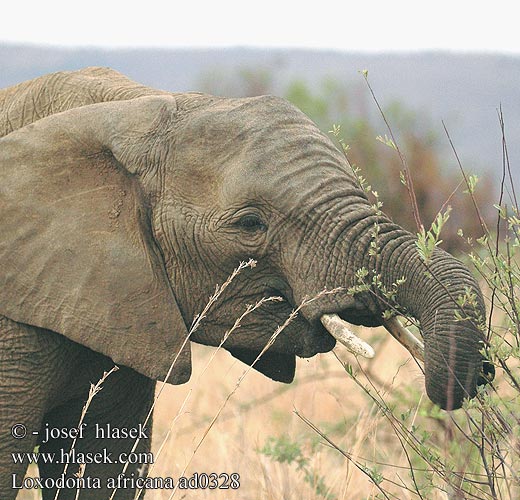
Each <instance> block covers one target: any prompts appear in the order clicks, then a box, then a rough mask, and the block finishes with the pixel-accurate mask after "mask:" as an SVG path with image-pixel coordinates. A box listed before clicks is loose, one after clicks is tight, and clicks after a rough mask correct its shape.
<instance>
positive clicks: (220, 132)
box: [176, 96, 349, 182]
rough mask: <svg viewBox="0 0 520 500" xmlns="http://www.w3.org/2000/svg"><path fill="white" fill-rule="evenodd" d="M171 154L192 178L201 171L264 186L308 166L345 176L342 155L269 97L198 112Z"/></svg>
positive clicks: (303, 120) (303, 119)
mask: <svg viewBox="0 0 520 500" xmlns="http://www.w3.org/2000/svg"><path fill="white" fill-rule="evenodd" d="M176 150H177V155H176V157H177V159H178V160H179V162H178V166H179V167H180V168H183V167H188V168H189V169H190V170H191V175H197V174H196V170H197V169H201V170H203V171H204V172H205V174H206V175H219V177H220V176H221V175H222V176H223V177H229V176H230V175H231V176H233V175H234V176H238V177H241V176H243V175H246V176H253V177H254V178H259V179H260V180H261V181H262V182H265V181H266V180H269V179H271V178H272V176H273V174H276V173H278V172H281V173H282V174H286V173H289V171H292V172H296V171H301V170H302V169H303V170H306V169H308V167H313V168H314V169H320V167H321V168H322V169H326V170H330V171H335V172H337V171H338V169H340V170H341V171H342V173H347V174H348V172H349V171H348V167H347V165H346V162H345V159H344V157H343V155H342V154H341V153H340V152H339V151H338V150H337V148H336V147H335V146H334V145H333V144H332V142H331V141H330V139H329V138H328V137H326V136H325V135H324V134H322V133H321V132H320V130H319V129H318V128H317V127H316V125H315V124H314V123H313V122H312V121H311V120H310V119H308V118H307V117H306V116H305V115H304V114H303V113H302V112H301V111H299V110H298V109H297V108H296V107H294V106H293V105H291V104H290V103H289V102H287V101H285V100H284V99H281V98H277V97H271V96H263V97H258V98H249V99H219V100H217V101H215V102H213V103H212V104H211V105H210V106H207V107H204V108H203V109H199V110H197V112H196V113H195V114H194V115H193V116H190V117H189V118H188V120H187V121H186V124H185V127H184V129H183V131H182V134H181V135H180V139H179V141H178V143H177V147H176ZM211 170H213V173H211V172H209V171H211ZM300 173H301V172H300Z"/></svg>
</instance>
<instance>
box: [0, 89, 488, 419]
mask: <svg viewBox="0 0 520 500" xmlns="http://www.w3.org/2000/svg"><path fill="white" fill-rule="evenodd" d="M0 206H1V212H2V218H1V220H0V232H1V233H2V238H1V240H0V263H1V265H0V314H2V315H5V316H7V317H9V318H11V319H13V320H14V321H18V322H21V323H27V324H30V325H34V326H38V327H41V328H45V329H49V330H53V331H55V332H58V333H61V334H63V335H65V336H66V337H68V338H70V339H72V340H74V341H76V342H78V343H80V344H83V345H85V346H87V347H89V348H91V349H93V350H95V351H98V352H101V353H102V354H105V355H107V356H109V357H111V358H112V359H113V360H114V361H115V362H116V363H120V364H124V365H126V366H129V367H131V368H134V369H135V370H137V371H138V372H140V373H142V374H144V375H146V376H148V377H151V378H154V379H164V378H165V377H167V375H168V374H169V379H168V380H169V381H170V382H172V383H183V382H185V381H186V380H188V378H189V376H190V373H191V361H190V344H189V342H188V341H187V335H188V326H187V325H190V323H191V321H192V319H193V317H194V316H195V315H196V314H198V313H200V311H201V310H202V309H203V308H204V306H205V304H206V302H207V300H208V297H209V296H210V295H211V293H212V292H213V291H214V288H215V284H216V283H222V282H223V281H225V280H226V279H227V277H228V276H229V274H230V273H231V271H232V270H233V269H234V268H235V267H236V266H237V263H238V262H240V261H242V260H246V259H249V258H253V259H255V260H256V261H257V266H256V267H255V269H253V270H250V271H247V272H243V273H241V274H240V275H239V276H238V277H237V278H236V280H235V281H234V282H233V285H232V286H230V287H229V288H228V289H227V290H226V292H225V294H224V295H223V296H222V297H221V298H220V300H218V301H217V302H216V303H215V304H214V306H213V307H212V309H211V310H210V312H209V314H208V317H207V318H206V319H205V320H204V321H203V322H201V326H200V328H199V329H197V330H196V331H195V332H194V333H193V334H192V336H191V338H190V340H193V341H195V342H199V343H204V344H207V345H218V344H219V342H220V341H221V340H222V338H223V335H224V334H225V332H226V331H227V330H228V329H229V328H230V327H231V326H232V325H233V323H234V321H235V320H236V318H237V317H238V316H240V315H241V314H242V313H243V311H244V310H245V308H246V306H247V305H248V304H252V303H255V302H256V301H258V300H260V299H261V298H264V297H269V296H279V297H282V298H283V300H282V301H278V302H274V301H273V302H269V303H266V304H264V305H263V306H262V307H261V308H259V309H258V310H257V311H255V313H254V314H251V315H249V316H248V317H247V318H246V319H245V320H244V322H243V324H242V326H241V328H240V329H238V330H237V331H236V332H234V333H233V334H232V335H230V336H229V338H228V339H227V340H226V342H225V344H224V347H225V348H226V349H227V350H228V351H229V352H230V353H231V354H232V355H234V356H235V357H237V358H238V359H240V360H242V361H245V362H246V363H251V362H252V361H254V360H255V358H256V357H257V355H258V354H259V353H260V352H261V351H262V349H263V348H264V346H265V345H266V343H267V342H268V341H269V339H270V337H271V335H272V333H273V331H274V330H275V329H276V327H277V326H278V325H280V324H282V323H283V322H284V321H285V319H286V318H287V316H288V315H289V314H290V313H291V311H292V310H293V309H294V308H295V307H296V306H297V305H299V304H300V303H301V302H302V301H303V300H304V298H305V297H314V296H316V295H318V294H319V293H320V292H322V291H323V290H324V289H329V290H330V289H338V291H337V292H336V293H334V294H324V295H321V296H320V297H319V298H318V299H316V300H314V301H312V302H310V303H309V304H307V305H306V306H305V307H304V308H303V309H302V310H301V312H300V314H299V315H298V316H297V317H296V319H295V320H294V321H293V322H291V323H290V324H289V325H288V326H287V327H286V328H285V330H284V331H283V332H282V333H281V334H280V335H279V336H278V338H277V339H276V341H275V342H274V344H273V345H272V346H271V347H270V348H269V350H268V351H266V352H265V354H264V355H263V356H262V358H261V359H260V360H259V362H258V363H256V364H255V368H256V369H258V370H259V371H261V372H263V373H264V374H266V375H267V376H269V377H271V378H273V379H275V380H279V381H284V382H290V381H291V380H292V379H293V376H294V370H295V356H301V357H309V356H313V355H314V354H316V353H319V352H326V351H329V350H330V349H332V348H333V347H334V344H335V340H334V338H333V337H332V336H331V335H330V334H329V333H328V331H327V330H326V329H325V328H324V327H323V326H322V324H321V322H320V319H321V318H322V317H323V315H324V314H331V313H333V314H337V315H339V316H340V317H341V318H342V319H344V320H346V321H348V322H351V323H355V324H363V325H367V326H375V325H379V324H381V322H382V314H383V311H385V310H386V309H388V307H389V305H388V299H387V298H386V297H385V294H384V293H383V292H382V290H384V289H385V288H386V289H388V290H389V289H391V288H392V287H393V286H394V284H395V283H397V282H400V283H401V284H400V285H399V286H398V287H397V291H396V292H395V296H394V298H393V300H394V301H395V303H394V305H395V306H396V307H398V308H399V309H401V310H403V311H406V312H407V313H408V314H411V315H412V316H414V317H416V318H417V319H418V320H419V322H420V325H421V328H422V333H423V336H424V344H425V353H424V361H425V376H426V390H427V393H428V395H429V397H430V398H431V399H432V400H433V401H434V402H435V403H438V404H439V405H440V406H441V407H443V408H448V409H453V408H457V407H460V405H461V403H462V400H463V398H464V397H473V396H474V395H475V393H476V386H477V383H478V381H479V376H480V374H481V371H482V366H483V357H482V354H481V350H482V348H483V336H482V334H481V333H480V330H479V323H480V322H481V321H482V319H483V318H484V317H485V310H484V305H483V300H482V295H481V292H480V290H479V288H478V285H477V283H476V282H475V280H474V279H473V278H472V276H471V274H470V272H469V271H468V270H467V269H466V268H465V267H464V266H463V265H462V264H461V263H460V262H459V261H457V260H456V259H455V258H453V257H452V256H450V255H448V254H446V253H445V252H443V251H442V250H436V251H435V252H434V255H433V257H432V259H431V262H430V264H429V266H428V268H426V267H425V264H424V262H423V261H422V259H421V257H420V256H419V254H418V251H417V248H416V244H415V238H414V237H413V235H411V234H410V233H408V232H406V231H405V230H404V229H402V228H401V227H399V226H397V225H396V224H394V223H392V222H391V221H390V220H389V219H387V218H386V217H385V216H384V215H382V214H381V213H377V212H375V211H374V209H373V208H372V206H371V205H370V203H369V201H368V200H367V198H366V196H365V193H364V192H363V190H362V189H361V188H360V187H359V186H358V183H357V180H356V178H355V176H354V175H353V173H352V172H351V170H350V168H349V166H348V164H347V162H346V160H345V158H344V157H343V155H342V154H341V153H340V152H339V151H338V150H337V149H336V147H335V146H334V145H333V144H332V142H331V141H330V140H329V139H328V138H327V137H326V136H324V135H323V134H322V133H321V132H320V131H319V130H318V129H317V127H316V126H315V125H314V124H313V123H312V122H311V121H310V120H309V119H308V118H307V117H306V116H305V115H304V114H303V113H301V112H300V111H298V110H297V109H296V108H294V107H293V106H292V105H290V104H289V103H287V102H286V101H284V100H283V99H279V98H274V97H258V98H248V99H225V98H217V97H212V96H207V95H196V94H186V95H182V94H176V95H158V96H147V97H139V98H132V99H129V100H125V101H117V102H103V103H98V104H92V105H87V106H82V107H77V108H74V109H71V110H68V111H65V112H63V113H59V114H55V115H52V116H49V117H47V118H43V119H41V120H38V121H36V122H34V123H33V124H31V125H27V126H24V127H22V128H20V129H18V130H15V131H14V132H11V133H10V134H8V135H6V136H5V137H4V138H2V139H0ZM375 227H377V231H375V229H374V228H375ZM374 238H376V239H377V252H373V251H369V250H370V248H372V247H373V246H374ZM360 270H364V271H365V272H368V274H369V276H368V278H367V279H368V280H371V281H370V283H369V286H366V287H365V288H364V289H362V290H357V292H356V293H353V292H352V287H355V286H356V285H359V281H358V280H359V275H360ZM376 278H377V280H376ZM375 281H377V282H378V285H377V286H374V284H373V283H374V282H375ZM463 296H464V297H467V296H471V300H466V301H461V300H458V299H459V298H460V297H463ZM174 359H175V360H176V361H175V365H174V368H173V371H171V373H169V368H170V365H171V363H172V361H173V360H174Z"/></svg>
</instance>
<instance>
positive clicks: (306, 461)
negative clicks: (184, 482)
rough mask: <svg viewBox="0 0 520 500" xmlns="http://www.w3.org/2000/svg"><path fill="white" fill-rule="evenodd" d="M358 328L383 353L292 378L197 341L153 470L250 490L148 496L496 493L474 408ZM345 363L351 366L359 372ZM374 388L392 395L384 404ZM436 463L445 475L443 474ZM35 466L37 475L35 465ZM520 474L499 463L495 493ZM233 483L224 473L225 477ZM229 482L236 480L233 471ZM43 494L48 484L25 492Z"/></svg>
mask: <svg viewBox="0 0 520 500" xmlns="http://www.w3.org/2000/svg"><path fill="white" fill-rule="evenodd" d="M356 333H357V334H358V335H359V336H360V337H362V338H364V339H366V340H370V342H371V344H372V345H373V346H374V347H375V349H376V356H375V358H374V359H372V360H365V359H357V358H356V357H354V356H353V355H352V354H350V353H349V352H347V351H346V350H345V349H344V348H343V347H341V346H339V347H336V349H335V350H334V352H333V353H327V354H321V355H318V356H315V357H313V358H311V359H307V360H306V359H299V360H298V363H297V371H296V378H295V381H294V382H293V383H292V384H290V385H286V384H280V383H276V382H273V381H271V380H269V379H267V378H266V377H264V376H263V375H261V374H259V373H257V372H255V371H254V370H248V367H247V366H246V365H244V364H243V363H241V362H239V361H237V360H235V359H234V358H232V357H231V356H230V355H229V354H228V353H227V352H225V351H217V352H215V349H213V348H208V347H205V346H200V345H197V344H193V347H192V352H193V368H194V371H193V375H192V378H191V380H190V382H189V383H188V384H185V385H182V386H169V385H167V386H164V389H163V392H162V394H161V395H160V398H159V399H158V402H157V407H156V409H155V416H154V435H153V441H152V450H153V453H154V458H155V464H154V466H153V469H152V470H151V471H150V472H149V476H150V477H159V478H165V477H172V478H175V479H178V478H179V477H181V476H184V477H186V478H192V477H193V475H194V474H199V475H200V474H207V475H208V476H209V474H211V473H216V474H217V475H220V474H227V475H229V476H231V474H238V475H239V480H238V482H239V487H238V488H236V489H233V488H228V489H219V488H216V489H209V488H198V489H189V490H186V489H184V490H183V489H177V490H175V491H172V490H168V489H164V490H161V489H156V490H149V491H148V492H147V495H146V499H147V500H169V499H170V498H173V499H189V500H192V499H193V500H198V499H212V500H233V499H237V500H320V499H324V500H362V499H363V500H364V499H376V498H387V499H394V498H398V499H400V500H406V499H417V498H420V499H425V500H426V499H427V500H448V499H449V500H452V499H454V500H459V499H466V498H477V499H488V498H493V496H491V495H489V491H488V490H486V489H485V488H486V486H485V482H486V481H485V475H484V473H483V472H482V469H481V467H480V465H479V461H480V459H479V454H478V450H477V451H476V449H475V447H472V446H469V440H468V439H467V436H465V435H464V432H460V431H459V430H457V428H456V426H457V425H459V424H460V422H461V421H462V422H464V418H465V417H464V415H465V413H464V411H462V410H459V411H458V412H455V414H456V415H455V416H456V417H457V418H452V416H453V415H450V414H447V413H446V412H440V411H438V410H436V409H435V408H434V407H433V405H432V404H431V403H430V402H429V400H428V399H427V397H426V395H425V394H424V381H423V376H422V373H421V370H420V369H419V367H418V366H417V365H416V364H415V362H414V361H413V359H412V358H411V357H410V356H409V354H408V353H407V351H405V349H404V348H403V347H401V346H400V345H399V344H398V343H397V342H396V341H395V340H393V339H392V338H390V336H389V335H388V334H387V333H386V332H385V331H384V330H383V329H367V328H357V329H356ZM335 354H336V355H335ZM340 360H341V361H343V362H344V363H348V364H350V365H351V367H352V371H353V373H355V374H356V380H354V379H353V378H352V377H351V376H350V375H349V374H348V373H347V372H346V371H345V369H344V366H343V365H342V363H341V362H340ZM246 371H247V373H246V375H245V376H244V373H245V372H246ZM239 381H240V383H239ZM106 383H109V381H108V380H107V382H106ZM237 384H238V385H237ZM364 388H367V389H368V390H369V391H370V392H371V394H372V395H373V396H374V397H375V400H379V401H381V402H383V404H382V405H378V404H376V403H375V400H374V399H373V398H372V397H371V396H369V395H368V394H367V393H366V392H365V390H364ZM417 402H419V403H417ZM386 405H388V406H386ZM385 408H386V410H385ZM459 417H462V418H459ZM304 420H307V422H305V421H304ZM309 423H311V424H312V425H314V426H315V427H316V428H318V429H319V431H320V432H321V433H322V434H323V436H326V438H327V439H328V440H329V442H327V439H325V438H324V437H323V436H320V435H319V434H318V433H317V432H316V430H315V429H313V428H312V427H311V425H309ZM400 425H402V427H401V429H399V426H400ZM403 429H404V432H403ZM168 434H169V435H168ZM516 434H518V433H517V432H516V431H515V432H514V433H513V434H512V439H513V438H514V436H515V435H516ZM423 435H424V443H423V445H424V446H422V445H421V444H420V443H419V444H418V447H419V449H420V450H421V453H423V454H425V455H426V456H427V457H429V458H427V460H424V459H421V458H420V454H418V453H415V452H414V451H411V450H412V448H414V446H416V445H417V443H414V442H413V441H414V439H415V436H419V438H420V436H423ZM510 446H511V448H510V449H509V450H505V452H506V454H508V455H511V456H512V457H513V458H512V459H511V460H510V462H511V463H512V464H513V466H514V467H516V466H517V465H518V464H517V463H516V462H517V461H516V457H518V456H519V455H520V453H518V451H515V452H513V450H516V448H518V450H520V443H518V442H516V444H515V443H514V442H511V444H510ZM510 452H511V453H510ZM430 453H437V454H438V457H439V459H438V460H437V459H436V458H435V457H434V456H433V455H432V456H431V457H430V455H429V454H430ZM515 453H516V455H515ZM346 456H348V458H346ZM439 465H440V467H439ZM87 468H88V466H87ZM436 468H438V470H439V471H440V473H432V470H434V469H436ZM451 473H453V476H450V474H451ZM28 475H30V476H35V475H37V473H36V472H35V470H34V469H30V470H29V472H28ZM500 476H502V477H504V476H506V480H505V481H504V480H501V479H500ZM507 476H509V478H507ZM511 476H515V473H514V472H512V471H511V472H508V471H505V473H504V474H502V472H501V470H498V467H497V471H496V478H495V479H496V485H497V488H499V492H500V496H497V497H495V498H507V499H510V500H512V499H514V498H518V496H516V495H517V494H519V493H520V491H519V489H518V486H519V485H518V484H517V483H516V482H515V481H516V480H515V479H514V477H513V478H512V479H510V477H511ZM371 478H372V479H375V481H374V480H372V479H371ZM460 478H464V481H469V482H474V483H475V486H474V488H475V490H474V491H475V492H476V493H475V494H473V495H470V496H466V495H465V494H464V493H461V492H460V491H457V487H456V486H455V488H453V485H456V484H457V482H458V481H460ZM235 479H236V476H235ZM224 480H225V476H221V477H220V478H219V479H218V484H220V485H222V484H223V483H224ZM479 483H480V484H481V485H483V486H479ZM227 484H228V485H230V486H231V484H232V480H231V478H230V480H229V481H228V482H227ZM233 484H234V485H236V483H233ZM460 484H462V483H460ZM466 486H467V485H466ZM479 488H480V489H479ZM480 491H481V492H483V493H482V496H481V493H479V492H480ZM40 498H41V497H40V494H39V492H37V491H22V492H21V493H20V494H19V496H18V500H37V499H40ZM79 499H81V495H80V496H79ZM99 500H105V499H104V498H100V499H99ZM107 500H108V499H107Z"/></svg>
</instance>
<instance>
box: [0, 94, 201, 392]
mask: <svg viewBox="0 0 520 500" xmlns="http://www.w3.org/2000/svg"><path fill="white" fill-rule="evenodd" d="M175 110H176V108H175V100H174V99H173V97H146V98H140V99H135V100H131V101H122V102H112V103H101V104H94V105H91V106H85V107H82V108H76V109H73V110H70V111H67V112H64V113H60V114H56V115H53V116H50V117H48V118H44V119H42V120H39V121H37V122H35V123H34V124H32V125H29V126H27V127H24V128H22V129H19V130H17V131H15V132H12V133H11V134H9V135H7V136H5V137H4V138H2V139H0V211H1V212H0V213H1V214H2V215H1V218H0V234H1V238H0V314H2V315H4V316H6V317H9V318H11V319H12V320H14V321H17V322H21V323H26V324H29V325H33V326H36V327H40V328H44V329H48V330H52V331H54V332H57V333H60V334H62V335H64V336H66V337H68V338H69V339H71V340H73V341H75V342H77V343H79V344H82V345H84V346H86V347H89V348H90V349H92V350H94V351H97V352H100V353H102V354H104V355H106V356H109V357H111V358H112V359H113V361H114V362H115V363H118V364H122V365H126V366H129V367H131V368H133V369H135V370H136V371H138V372H140V373H142V374H144V375H146V376H148V377H151V378H153V379H165V378H166V377H167V375H168V372H169V371H170V365H171V364H172V362H173V360H174V359H177V360H176V363H175V366H174V368H173V371H171V374H170V376H169V378H168V381H169V382H171V383H183V382H185V381H187V380H188V379H189V377H190V374H191V359H190V346H189V342H187V329H186V325H185V323H184V320H183V318H182V315H181V312H180V310H179V308H178V306H177V303H176V300H175V297H174V294H173V291H172V288H171V285H170V283H169V280H168V277H167V274H166V270H165V267H164V262H163V260H162V257H161V252H160V249H159V247H158V246H157V244H156V243H155V241H154V238H153V232H152V226H151V222H150V218H151V210H152V209H151V206H150V205H149V201H148V200H149V198H150V193H149V190H150V189H151V188H150V186H151V185H152V184H153V182H154V179H155V178H156V177H158V176H159V175H155V176H154V175H153V168H154V167H156V166H154V165H153V164H152V163H151V162H148V161H147V158H148V157H151V158H157V157H158V156H160V155H157V154H156V149H157V147H159V146H161V144H159V145H158V141H159V143H160V142H161V139H163V140H166V136H164V137H162V138H161V135H160V134H161V133H162V132H161V131H163V130H169V128H168V124H169V123H171V121H172V118H173V117H174V115H175ZM143 170H146V172H144V171H143ZM144 177H146V178H147V182H148V186H147V185H146V183H145V182H144V181H143V178H144Z"/></svg>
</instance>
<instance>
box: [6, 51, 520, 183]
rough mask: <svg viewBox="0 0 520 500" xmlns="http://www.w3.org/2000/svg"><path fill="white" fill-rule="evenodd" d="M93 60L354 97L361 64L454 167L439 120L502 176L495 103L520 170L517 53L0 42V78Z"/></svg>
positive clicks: (180, 87)
mask: <svg viewBox="0 0 520 500" xmlns="http://www.w3.org/2000/svg"><path fill="white" fill-rule="evenodd" d="M94 65H96V66H109V67H112V68H114V69H117V70H119V71H121V72H123V73H125V74H126V75H128V76H130V77H131V78H133V79H135V80H137V81H139V82H142V83H144V84H147V85H151V86H154V87H158V88H162V89H165V90H173V91H187V90H195V91H196V90H202V91H205V90H207V86H208V79H209V80H211V79H214V80H219V79H223V80H226V82H227V84H226V85H222V86H221V87H218V85H217V88H221V89H222V90H221V92H220V93H223V94H226V93H231V94H232V93H236V92H237V89H234V88H233V86H232V85H229V82H230V81H232V80H233V78H234V75H239V74H240V71H242V70H244V69H247V70H253V71H260V72H262V71H265V72H269V73H270V74H271V78H270V89H271V92H272V93H275V94H278V95H284V93H285V92H286V90H287V87H288V86H289V84H290V83H291V82H293V81H295V80H303V81H305V82H307V84H308V85H309V87H310V88H318V87H319V85H320V84H321V83H322V82H323V81H324V80H325V79H326V78H333V79H335V80H337V81H339V82H342V84H344V85H346V86H347V87H348V88H349V89H352V95H353V96H359V95H361V94H360V92H363V93H365V94H366V92H367V91H366V86H365V84H364V81H363V78H362V76H361V75H360V74H359V71H360V70H364V69H367V70H368V71H369V78H370V82H371V84H372V86H373V88H374V90H375V92H376V94H377V96H378V99H379V100H380V102H381V103H382V105H383V106H385V105H388V104H390V103H392V102H393V101H399V102H401V103H403V104H404V105H405V106H406V107H407V108H410V109H412V110H415V111H417V112H419V113H421V115H423V116H424V117H425V118H426V119H427V120H428V121H429V126H430V127H431V128H433V130H435V132H436V133H437V135H438V136H439V138H440V141H441V142H443V143H445V145H446V148H445V149H446V162H447V164H449V165H450V166H451V167H455V161H454V158H453V156H452V154H451V153H450V151H449V147H448V143H447V140H446V139H445V136H444V132H443V129H442V124H441V120H444V122H445V123H446V126H447V127H448V129H449V131H450V134H451V137H452V139H453V141H454V143H455V146H456V148H457V151H458V153H459V155H460V157H461V158H462V161H463V163H464V166H465V167H466V168H467V169H468V170H470V171H475V170H477V171H487V172H492V173H493V175H494V176H497V177H499V176H500V174H501V169H502V148H501V135H500V127H499V123H498V118H497V108H498V107H499V106H500V105H501V106H502V109H503V112H504V116H505V123H506V134H507V138H508V147H509V156H510V159H511V164H512V168H513V170H514V172H515V174H516V177H517V179H519V178H520V141H519V140H518V138H519V137H520V57H513V56H504V55H483V54H457V53H446V52H438V53H437V52H428V53H410V54H393V53H388V54H360V53H342V52H332V51H330V52H329V51H311V50H292V49H291V50H284V49H277V50H263V49H262V50H260V49H245V48H228V49H218V50H217V49H214V50H213V49H208V50H200V49H182V50H179V49H175V50H174V49H172V50H166V49H165V50H156V49H147V50H137V49H136V50H103V49H62V48H47V47H45V48H44V47H36V46H13V45H0V68H1V70H0V86H1V87H5V86H9V85H12V84H15V83H18V82H21V81H23V80H27V79H30V78H34V77H36V76H39V75H42V74H45V73H49V72H53V71H58V70H65V69H67V70H71V69H78V68H81V67H85V66H94ZM237 77H238V76H237ZM214 83H215V82H214ZM361 107H362V108H366V109H365V110H364V111H365V112H366V113H367V114H369V115H370V116H372V117H373V119H379V118H378V117H377V113H376V108H375V105H374V104H373V102H372V101H370V100H369V99H367V98H366V95H365V97H364V98H363V105H362V106H361ZM362 111H363V109H362ZM379 128H380V130H381V133H383V134H384V133H385V132H386V130H385V128H384V124H383V123H382V122H381V123H380V126H379ZM517 183H518V180H517Z"/></svg>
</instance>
